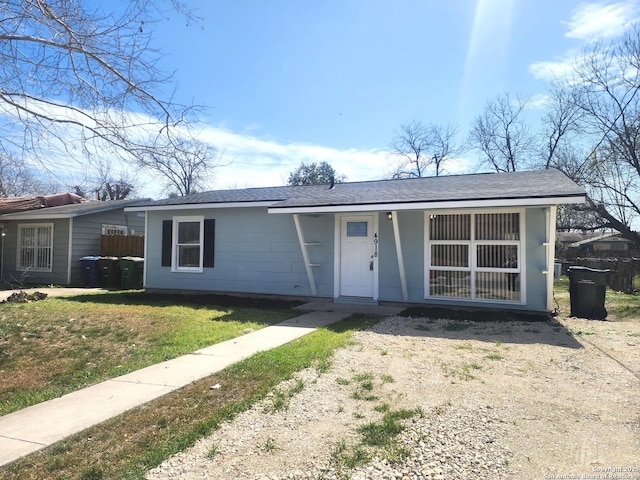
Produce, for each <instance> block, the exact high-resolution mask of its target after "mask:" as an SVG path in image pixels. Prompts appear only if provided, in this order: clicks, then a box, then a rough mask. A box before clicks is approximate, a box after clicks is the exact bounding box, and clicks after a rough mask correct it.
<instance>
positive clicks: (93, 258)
mask: <svg viewBox="0 0 640 480" xmlns="http://www.w3.org/2000/svg"><path fill="white" fill-rule="evenodd" d="M80 260H89V261H95V260H100V256H98V255H87V256H86V257H81V258H80Z"/></svg>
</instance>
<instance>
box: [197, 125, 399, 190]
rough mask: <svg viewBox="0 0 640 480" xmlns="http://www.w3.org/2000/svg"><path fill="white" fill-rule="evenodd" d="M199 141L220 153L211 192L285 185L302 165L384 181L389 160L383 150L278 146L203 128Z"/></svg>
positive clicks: (297, 145)
mask: <svg viewBox="0 0 640 480" xmlns="http://www.w3.org/2000/svg"><path fill="white" fill-rule="evenodd" d="M199 137H200V139H201V140H203V141H206V142H208V143H210V144H212V145H215V146H216V147H218V148H219V149H220V151H222V152H223V156H222V159H221V162H222V163H223V164H225V163H227V162H231V163H230V164H229V165H227V166H221V167H219V168H218V169H217V170H216V173H215V178H214V185H213V187H214V188H218V189H219V188H235V187H263V186H278V185H284V184H286V181H287V177H288V175H289V173H290V172H291V171H293V170H295V169H296V168H297V167H298V166H299V165H300V164H301V163H302V162H305V163H313V162H323V161H325V162H327V163H329V164H330V165H331V166H332V167H333V168H334V169H335V170H336V172H337V173H339V174H341V175H346V177H347V180H349V181H359V180H373V179H379V178H382V177H384V175H385V173H386V172H387V171H388V170H389V165H390V162H391V160H390V159H389V157H388V154H387V152H386V151H384V150H380V149H369V150H358V149H346V150H338V149H335V148H331V147H324V146H321V145H311V144H303V143H278V142H276V141H273V140H270V139H262V138H258V137H253V136H249V135H242V134H238V133H235V132H231V131H229V130H225V129H221V128H215V127H205V128H204V129H203V130H202V131H201V132H200V134H199Z"/></svg>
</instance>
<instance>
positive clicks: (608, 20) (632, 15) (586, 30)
mask: <svg viewBox="0 0 640 480" xmlns="http://www.w3.org/2000/svg"><path fill="white" fill-rule="evenodd" d="M637 7H638V6H637V3H636V2H635V1H633V0H630V1H626V2H617V3H605V2H598V3H583V4H581V5H580V6H579V7H578V8H577V9H576V10H575V11H574V13H573V15H572V16H571V20H570V21H569V22H567V26H568V27H569V30H568V31H567V33H565V36H566V37H568V38H577V39H580V40H585V41H591V40H595V39H598V38H608V37H616V36H618V35H620V34H621V33H622V32H623V30H624V29H625V27H626V26H627V25H629V24H630V23H631V22H632V21H634V20H636V18H637V12H638V8H637Z"/></svg>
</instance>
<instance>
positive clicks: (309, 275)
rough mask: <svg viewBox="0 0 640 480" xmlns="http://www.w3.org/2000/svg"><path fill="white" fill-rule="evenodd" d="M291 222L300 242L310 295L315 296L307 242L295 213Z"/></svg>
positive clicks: (316, 293) (314, 280)
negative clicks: (294, 226)
mask: <svg viewBox="0 0 640 480" xmlns="http://www.w3.org/2000/svg"><path fill="white" fill-rule="evenodd" d="M293 223H294V224H295V225H296V232H297V233H298V242H300V250H301V251H302V259H303V260H304V268H306V270H307V278H308V279H309V288H310V289H311V295H313V296H314V297H315V296H316V295H318V288H317V287H316V279H315V277H314V276H313V270H312V269H311V268H312V267H311V262H310V261H309V252H308V251H307V244H306V242H305V240H304V234H303V233H302V227H300V219H299V217H298V214H297V213H294V214H293Z"/></svg>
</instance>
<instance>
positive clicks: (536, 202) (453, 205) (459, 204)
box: [269, 195, 586, 213]
mask: <svg viewBox="0 0 640 480" xmlns="http://www.w3.org/2000/svg"><path fill="white" fill-rule="evenodd" d="M585 201H586V197H585V196H584V195H581V196H575V197H545V198H519V199H509V198H505V199H494V200H462V201H444V202H419V203H377V204H367V205H330V206H317V207H283V208H278V207H275V208H269V213H340V212H374V211H375V212H379V211H382V210H385V211H386V210H390V211H393V210H442V209H459V208H494V207H535V206H541V207H543V206H549V205H560V204H571V203H584V202H585Z"/></svg>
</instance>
